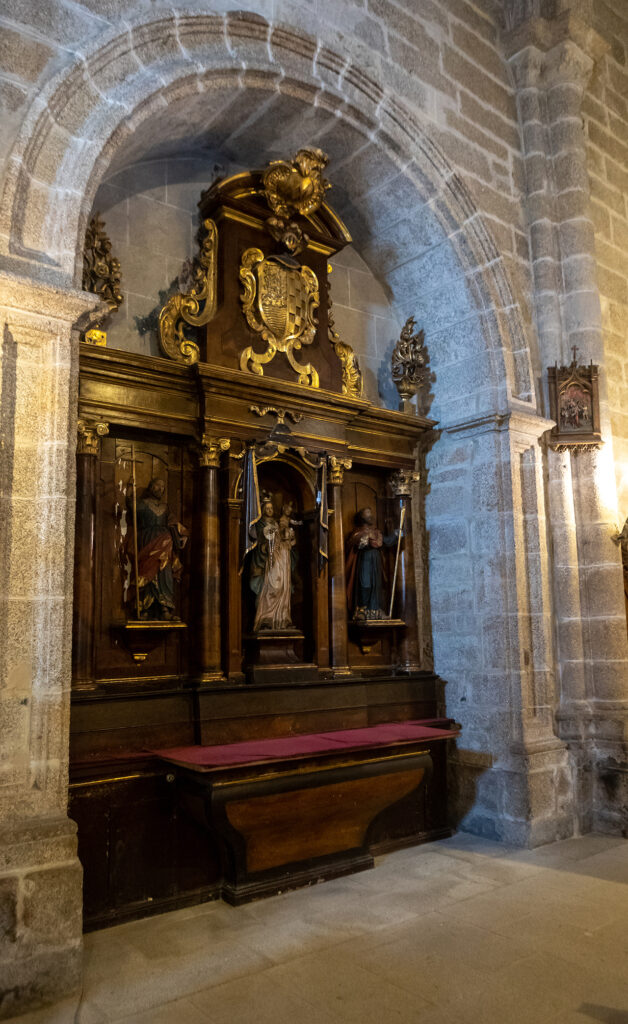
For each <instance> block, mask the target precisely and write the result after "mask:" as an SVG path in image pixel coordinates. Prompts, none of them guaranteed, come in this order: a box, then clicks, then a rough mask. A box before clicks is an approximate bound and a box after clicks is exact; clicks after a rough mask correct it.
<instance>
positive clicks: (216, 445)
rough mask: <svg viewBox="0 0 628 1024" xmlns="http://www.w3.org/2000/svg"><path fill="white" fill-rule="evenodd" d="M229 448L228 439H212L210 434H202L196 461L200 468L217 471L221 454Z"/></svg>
mask: <svg viewBox="0 0 628 1024" xmlns="http://www.w3.org/2000/svg"><path fill="white" fill-rule="evenodd" d="M230 447H231V441H230V439H229V438H228V437H212V436H211V435H210V434H203V437H202V439H201V443H200V445H199V448H198V461H199V465H200V466H210V467H212V468H213V469H217V468H218V466H219V465H220V455H221V452H226V451H228V450H229V448H230Z"/></svg>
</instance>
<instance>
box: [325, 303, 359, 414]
mask: <svg viewBox="0 0 628 1024" xmlns="http://www.w3.org/2000/svg"><path fill="white" fill-rule="evenodd" d="M327 322H328V334H329V340H330V342H331V345H332V348H333V350H334V352H335V353H336V355H337V356H338V359H339V360H340V365H341V367H342V393H343V395H349V397H350V398H362V396H363V394H364V380H363V377H362V371H361V370H360V364H359V362H358V357H357V356H356V354H355V352H354V351H353V349H352V348H351V345H347V343H346V341H342V339H341V337H340V335H339V334H338V331H336V329H335V324H334V315H333V313H332V308H331V302H330V303H329V310H328V312H327Z"/></svg>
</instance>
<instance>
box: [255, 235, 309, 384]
mask: <svg viewBox="0 0 628 1024" xmlns="http://www.w3.org/2000/svg"><path fill="white" fill-rule="evenodd" d="M240 280H241V281H242V283H243V285H244V290H243V292H242V295H241V299H242V307H243V310H244V313H245V315H246V319H247V322H248V325H249V327H250V328H251V329H252V330H254V331H256V332H257V333H258V334H260V335H261V337H262V339H263V340H264V341H265V342H266V350H265V351H264V352H262V353H259V352H256V351H255V350H254V349H253V347H252V346H250V345H249V347H248V348H246V349H244V351H243V352H242V355H241V356H240V369H242V370H250V371H251V372H252V373H256V374H258V375H260V376H262V375H263V373H264V364H265V363H269V362H270V361H271V360H272V359H274V357H275V355H276V353H277V352H284V353H285V355H286V358H287V360H288V362H289V363H290V366H291V367H292V369H293V370H294V371H295V373H296V374H297V375H298V376H297V383H298V384H306V385H309V386H311V387H314V388H317V387H318V386H319V377H318V373H317V371H316V370H315V368H314V367H313V366H312V364H311V363H307V364H300V363H298V362H297V361H296V358H295V355H294V353H295V351H298V350H299V349H300V348H301V347H302V346H303V345H311V344H312V342H313V341H314V337H315V334H316V320H315V313H316V310H317V309H318V304H319V294H318V280H317V278H316V274H315V273H314V271H313V270H311V269H310V268H309V267H301V266H299V265H298V264H297V263H296V262H295V261H294V260H293V259H291V258H290V257H285V256H264V253H263V252H262V250H261V249H247V250H246V252H245V253H244V256H243V257H242V264H241V266H240Z"/></svg>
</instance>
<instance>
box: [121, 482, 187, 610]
mask: <svg viewBox="0 0 628 1024" xmlns="http://www.w3.org/2000/svg"><path fill="white" fill-rule="evenodd" d="M165 492H166V484H165V482H164V481H163V480H161V479H160V478H159V477H156V478H155V479H153V480H151V482H150V483H149V485H148V487H147V488H146V490H145V491H144V492H143V493H142V494H141V495H140V497H139V498H138V499H137V513H136V514H137V578H138V583H139V591H140V618H141V619H163V620H166V621H168V620H170V621H173V620H174V621H178V616H177V615H176V613H175V600H174V583H175V580H180V579H181V575H182V573H183V566H182V564H181V560H180V558H179V551H181V550H182V549H183V548H184V547H185V545H186V543H187V539H188V530H187V529H186V527H185V526H183V525H182V524H181V523H178V522H177V520H176V517H175V516H173V515H172V514H171V513H170V510H169V509H168V505H167V504H166V502H165V501H164V500H163V498H164V494H165ZM128 504H129V506H130V508H131V509H132V504H133V484H132V483H129V492H128Z"/></svg>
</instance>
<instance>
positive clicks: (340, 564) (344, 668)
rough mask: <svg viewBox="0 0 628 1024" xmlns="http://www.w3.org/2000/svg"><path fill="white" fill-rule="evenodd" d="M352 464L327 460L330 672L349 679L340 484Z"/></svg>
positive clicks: (332, 457) (331, 456)
mask: <svg viewBox="0 0 628 1024" xmlns="http://www.w3.org/2000/svg"><path fill="white" fill-rule="evenodd" d="M345 469H351V460H350V459H342V458H338V457H337V456H335V455H330V457H329V474H328V485H329V513H330V515H329V615H330V628H329V642H330V662H331V671H332V674H333V675H334V676H348V675H350V674H351V669H350V667H349V637H348V632H347V583H346V578H345V542H344V531H343V525H342V483H343V480H344V472H345Z"/></svg>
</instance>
